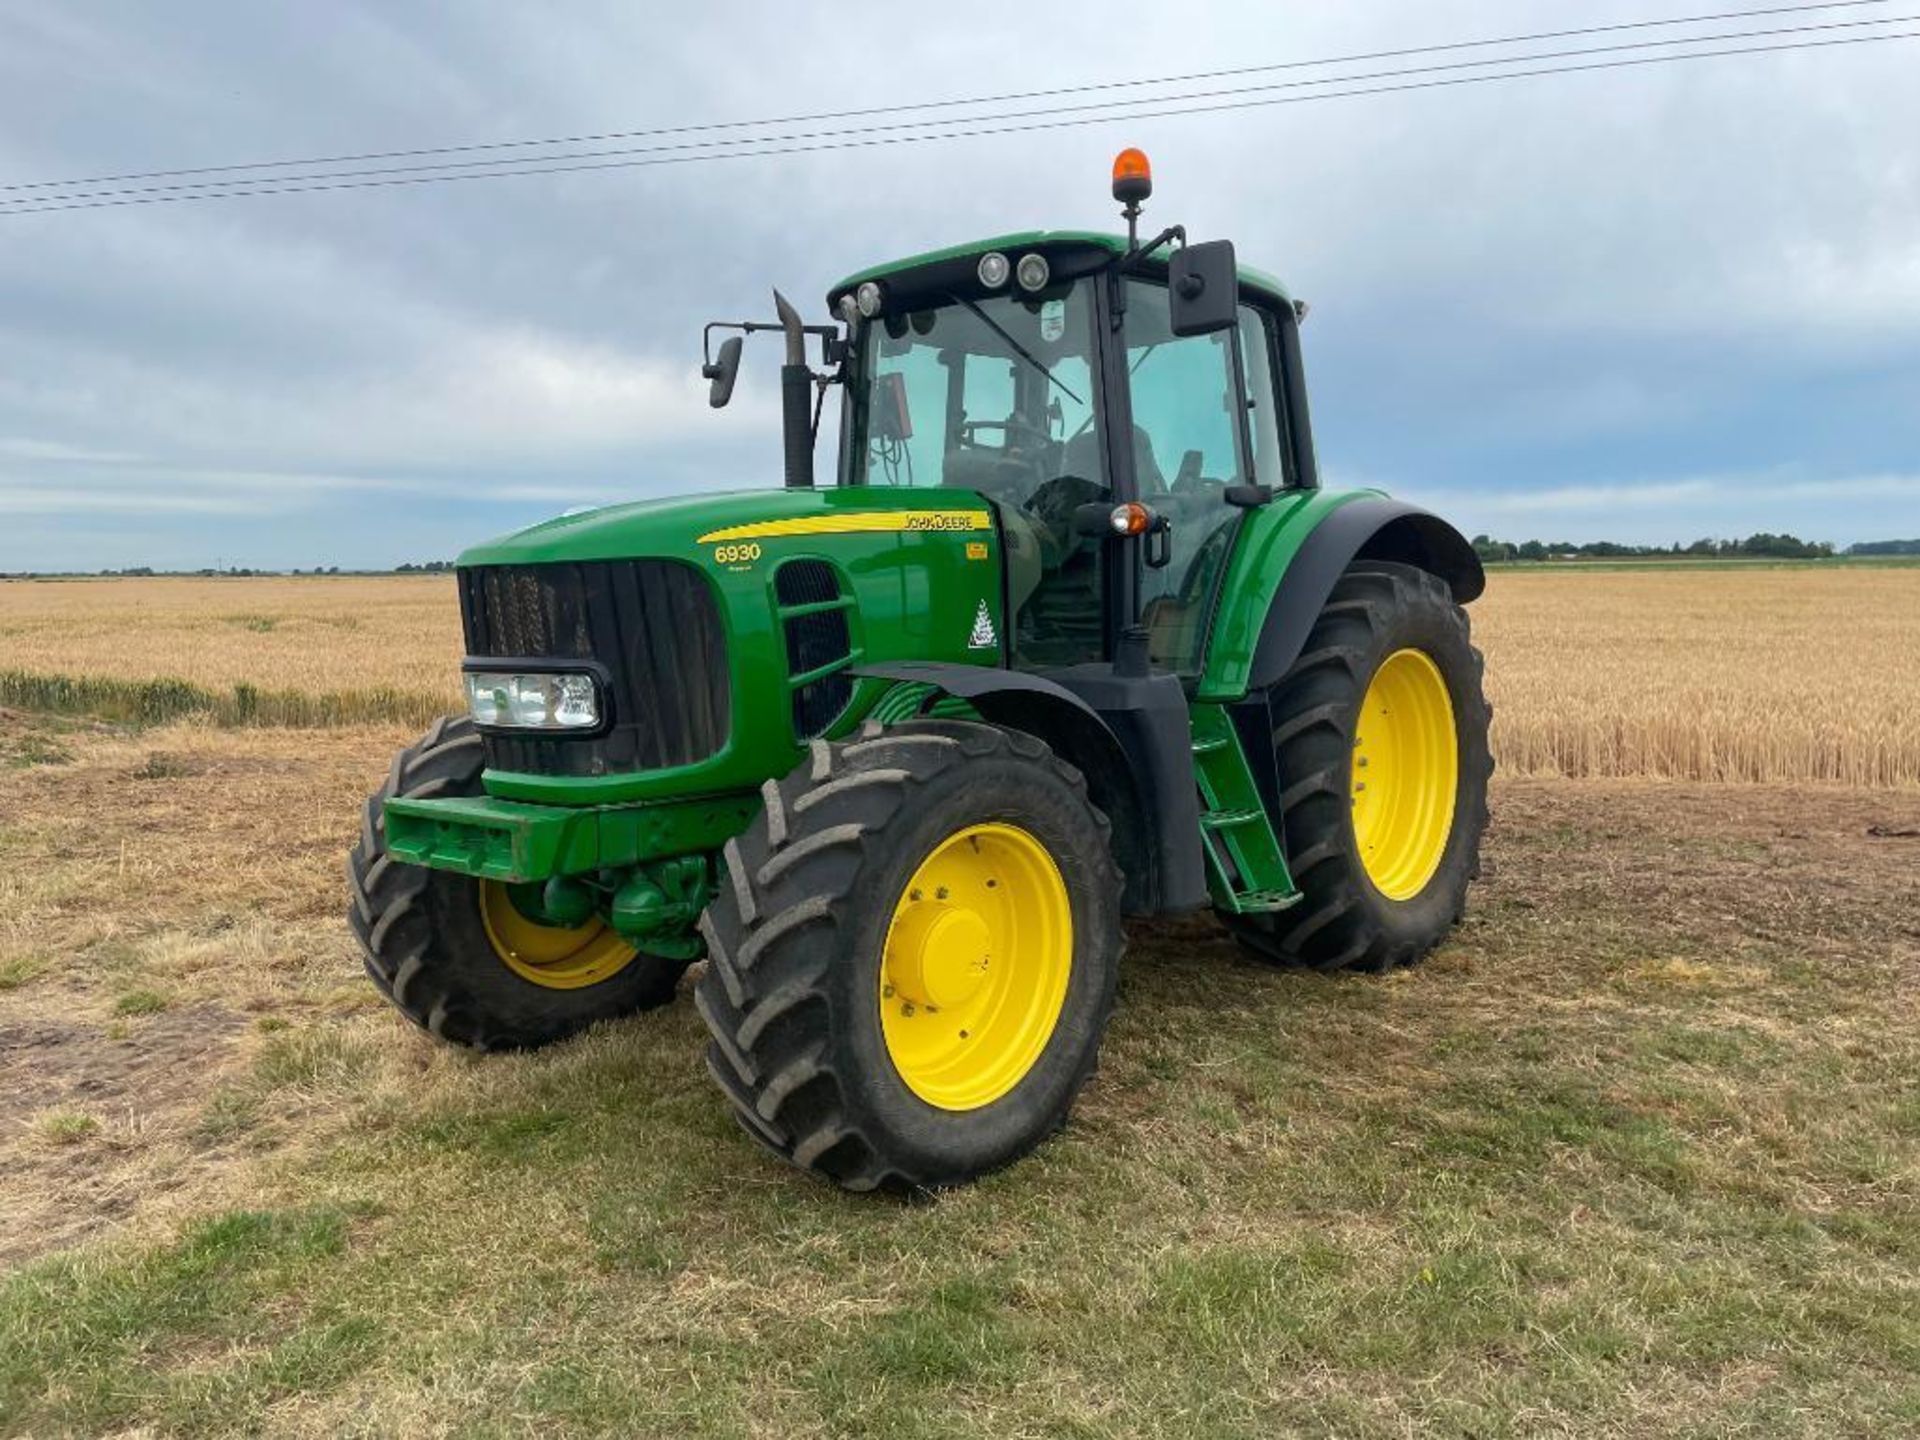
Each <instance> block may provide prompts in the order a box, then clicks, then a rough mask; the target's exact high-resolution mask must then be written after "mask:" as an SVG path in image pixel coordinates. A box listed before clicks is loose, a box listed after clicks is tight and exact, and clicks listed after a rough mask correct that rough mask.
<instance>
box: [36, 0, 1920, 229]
mask: <svg viewBox="0 0 1920 1440" xmlns="http://www.w3.org/2000/svg"><path fill="white" fill-rule="evenodd" d="M1914 18H1916V17H1913V16H1893V17H1888V18H1886V19H1880V20H1841V21H1826V22H1823V23H1819V24H1813V25H1790V26H1781V27H1776V28H1773V29H1765V30H1735V31H1723V32H1720V33H1718V34H1714V35H1706V36H1695V37H1692V38H1689V39H1677V40H1667V39H1662V40H1634V41H1626V42H1622V43H1619V44H1614V45H1593V46H1586V47H1583V48H1576V49H1571V50H1546V51H1534V52H1532V53H1530V54H1526V55H1514V56H1504V57H1499V58H1493V59H1485V60H1455V61H1449V62H1447V63H1444V64H1438V65H1415V66H1408V67H1405V68H1402V69H1398V70H1375V71H1363V72H1360V73H1358V74H1344V75H1333V76H1326V77H1323V78H1317V79H1307V80H1283V81H1268V82H1265V83H1263V84H1258V85H1243V86H1235V87H1229V88H1226V89H1219V90H1196V91H1188V92H1186V93H1184V94H1175V95H1162V96H1156V97H1148V98H1144V99H1137V100H1105V101H1094V102H1090V103H1087V104H1080V105H1053V106H1043V107H1040V108H1038V109H1033V110H1010V111H1003V112H1001V113H998V114H987V115H976V116H965V117H961V118H957V119H953V120H943V119H933V120H911V121H902V122H897V123H895V124H891V125H872V126H841V127H835V128H831V129H826V130H801V131H795V132H790V133H786V134H773V135H759V136H753V137H749V138H744V139H738V140H683V141H677V142H673V143H669V144H665V145H640V146H632V147H623V148H620V149H614V150H575V151H561V152H558V153H555V154H551V155H542V156H537V157H531V160H530V161H522V162H516V161H513V160H500V159H493V160H463V161H440V162H435V163H432V164H426V165H396V166H385V167H380V168H375V169H358V170H334V171H324V170H323V171H316V172H312V173H308V174H294V175H276V176H255V177H249V178H246V179H234V180H197V181H183V182H176V183H174V184H169V185H138V186H129V187H125V188H119V189H104V190H70V191H66V192H63V193H61V194H58V195H33V196H27V197H24V198H21V199H19V200H16V201H14V202H11V203H13V204H14V205H16V206H18V207H21V208H31V207H34V206H39V205H41V204H43V202H44V204H45V205H46V206H48V207H51V206H52V205H53V203H54V202H56V201H57V202H60V203H61V204H63V205H64V204H67V203H68V202H73V201H81V200H105V199H113V198H118V197H122V196H130V195H131V196H149V195H155V196H157V195H180V196H183V197H185V198H205V199H212V198H217V195H218V194H236V195H237V194H244V193H251V191H252V190H253V188H254V187H256V186H258V185H262V184H269V183H271V184H274V185H281V186H291V185H293V184H295V183H306V182H318V181H331V180H361V179H371V178H374V177H377V176H386V175H433V176H435V177H436V178H446V179H461V178H467V177H464V176H462V175H460V174H459V173H457V172H461V171H482V170H485V171H498V172H500V173H503V174H516V175H525V174H529V173H534V172H533V171H531V170H530V169H527V168H520V169H505V168H503V167H509V166H514V165H515V164H516V163H518V164H520V165H521V166H522V167H525V166H527V165H528V164H537V165H539V166H541V167H543V168H551V169H553V170H555V171H560V170H563V169H565V168H567V167H566V166H565V165H564V164H563V163H562V162H571V161H587V160H610V159H623V158H627V157H630V156H640V155H668V154H686V153H687V152H693V151H711V152H721V151H727V150H732V149H736V148H739V147H743V146H753V145H760V146H768V145H797V144H799V143H801V142H804V141H818V140H838V139H843V138H848V137H856V136H873V135H880V134H883V133H895V132H900V131H930V130H932V129H933V128H934V127H936V126H952V125H969V124H979V123H981V122H986V123H991V124H994V125H1006V124H1010V123H1011V122H1013V121H1016V120H1038V119H1043V118H1049V117H1053V116H1060V115H1074V114H1084V113H1087V112H1092V111H1114V110H1124V111H1126V112H1127V115H1126V116H1124V117H1116V118H1133V117H1134V116H1135V115H1137V114H1139V113H1140V110H1139V107H1141V106H1143V105H1156V104H1160V105H1164V104H1170V103H1174V102H1178V103H1180V104H1183V105H1184V104H1190V103H1192V102H1196V101H1202V100H1221V99H1228V98H1232V97H1236V96H1242V95H1255V94H1267V93H1270V92H1273V91H1282V90H1301V89H1318V88H1323V87H1326V86H1329V85H1353V84H1358V83H1360V82H1363V81H1375V80H1397V79H1403V78H1406V77H1409V76H1417V75H1434V74H1444V73H1447V72H1449V71H1455V70H1470V69H1476V68H1480V69H1484V68H1486V67H1488V66H1508V67H1511V66H1515V65H1521V64H1529V63H1537V62H1539V61H1543V60H1565V59H1573V58H1584V57H1587V56H1593V55H1608V54H1615V53H1620V52H1625V51H1633V50H1648V49H1666V48H1670V47H1672V46H1675V45H1688V44H1694V45H1698V44H1707V43H1713V44H1723V43H1724V42H1726V41H1730V40H1750V39H1760V38H1772V37H1778V36H1782V35H1801V34H1807V33H1811V32H1816V31H1832V30H1856V29H1861V28H1865V27H1873V28H1878V27H1881V26H1885V25H1894V24H1904V23H1907V22H1908V21H1910V20H1912V19H1914ZM930 138H937V137H930ZM690 158H702V157H698V156H692V157H690ZM316 188H317V187H316ZM187 192H209V193H205V194H201V195H197V196H193V195H188V193H187ZM283 193H284V192H283ZM8 204H9V202H8V201H6V200H4V199H0V214H6V213H9V211H8V210H7V208H6V207H7V205H8Z"/></svg>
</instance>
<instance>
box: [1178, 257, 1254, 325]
mask: <svg viewBox="0 0 1920 1440" xmlns="http://www.w3.org/2000/svg"><path fill="white" fill-rule="evenodd" d="M1167 297H1168V305H1169V309H1170V310H1171V312H1172V321H1173V333H1174V334H1176V335H1212V334H1214V333H1215V332H1216V331H1220V330H1231V329H1232V328H1233V327H1234V325H1235V324H1236V323H1237V322H1238V320H1239V306H1240V272H1239V269H1238V267H1236V266H1235V264H1234V260H1233V242H1232V241H1231V240H1209V241H1207V242H1206V243H1205V244H1202V245H1185V246H1182V247H1181V248H1180V249H1178V250H1176V251H1175V252H1174V254H1173V258H1172V259H1171V260H1169V261H1168V262H1167Z"/></svg>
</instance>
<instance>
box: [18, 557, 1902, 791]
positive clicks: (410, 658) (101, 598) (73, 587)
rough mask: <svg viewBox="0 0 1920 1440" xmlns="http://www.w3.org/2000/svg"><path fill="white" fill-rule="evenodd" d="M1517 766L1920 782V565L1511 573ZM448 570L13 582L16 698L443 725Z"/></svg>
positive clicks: (1498, 734)
mask: <svg viewBox="0 0 1920 1440" xmlns="http://www.w3.org/2000/svg"><path fill="white" fill-rule="evenodd" d="M1471 614H1472V617H1473V624H1474V633H1475V638H1476V640H1477V642H1478V643H1479V644H1480V646H1481V648H1482V649H1483V650H1484V651H1485V652H1486V657H1487V691H1488V695H1489V697H1490V698H1491V700H1492V701H1493V704H1494V709H1495V715H1494V731H1493V745H1494V753H1495V756H1496V758H1497V759H1498V761H1499V763H1500V765H1501V767H1502V768H1503V769H1504V770H1506V771H1507V772H1509V773H1518V774H1525V775H1560V776H1568V777H1574V778H1584V777H1600V776H1606V777H1615V776H1617V777H1660V778H1672V779H1693V780H1715V781H1784V782H1803V781H1815V782H1836V783H1841V784H1848V785H1861V786H1874V787H1899V788H1914V787H1920V569H1909V568H1884V569H1883V568H1849V567H1843V566H1834V567H1831V568H1819V567H1810V568H1797V569H1794V568H1781V569H1773V568H1764V569H1763V568H1751V569H1748V568H1735V567H1726V568H1722V569H1697V570H1674V571H1658V570H1600V569H1594V570H1580V569H1574V568H1571V567H1569V568H1567V569H1550V570H1519V571H1509V570H1499V571H1495V572H1494V573H1493V574H1492V575H1491V576H1490V579H1489V584H1488V590H1487V594H1486V595H1485V596H1484V597H1483V598H1482V599H1481V600H1480V601H1479V602H1477V603H1476V604H1475V605H1474V606H1473V607H1472V611H1471ZM459 654H460V627H459V618H458V615H457V612H456V606H455V599H454V591H453V585H452V582H451V581H450V580H448V579H447V578H445V577H441V576H432V577H400V576H396V577H378V578H361V577H311V578H263V579H158V578H156V579H126V580H71V581H32V582H29V581H13V582H8V583H5V584H0V704H14V705H19V706H22V707H24V708H33V709H54V710H67V711H78V712H86V713H99V714H105V715H107V716H108V717H109V718H116V719H131V720H164V719H172V718H177V717H179V716H182V715H190V714H195V713H201V714H204V715H205V716H206V717H207V718H209V719H211V720H213V721H215V722H219V723H282V724H316V723H318V724H340V723H353V722H357V721H377V722H404V723H409V724H421V723H425V721H426V720H427V719H429V718H431V717H432V716H433V715H435V714H437V713H439V712H440V711H442V710H446V709H450V708H454V707H456V706H457V705H458V703H459V701H458V694H457V690H456V685H455V681H456V677H457V665H458V660H459Z"/></svg>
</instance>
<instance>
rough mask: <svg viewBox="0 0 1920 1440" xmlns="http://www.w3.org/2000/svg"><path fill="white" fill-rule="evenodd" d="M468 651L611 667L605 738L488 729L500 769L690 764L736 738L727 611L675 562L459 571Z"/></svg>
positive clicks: (595, 770)
mask: <svg viewBox="0 0 1920 1440" xmlns="http://www.w3.org/2000/svg"><path fill="white" fill-rule="evenodd" d="M460 615H461V620H462V622H463V623H464V625H465V627H466V638H467V653H468V654H469V655H474V656H493V657H498V658H501V659H520V660H536V659H537V660H596V661H598V662H599V663H600V664H601V665H603V666H604V667H605V668H606V670H607V671H608V673H609V674H610V675H611V676H612V683H611V686H610V688H609V693H608V695H607V697H606V698H607V701H608V707H609V709H610V710H611V712H612V713H611V723H610V724H609V725H608V726H607V728H606V729H605V730H604V731H602V732H601V733H600V734H598V735H591V736H556V735H509V734H503V733H502V734H489V735H487V736H486V737H485V746H486V757H487V764H488V765H489V766H490V767H492V768H494V769H496V770H517V771H522V772H527V773H532V774H544V775H608V774H615V773H619V772H622V771H632V770H660V769H665V768H666V767H668V766H672V765H691V764H693V763H694V762H695V761H698V760H704V759H706V758H707V757H708V756H710V755H713V754H715V753H717V752H718V751H719V749H720V747H721V746H722V745H724V744H725V743H726V740H727V729H728V723H729V718H730V715H731V703H730V702H731V697H730V694H729V689H728V681H727V646H726V636H725V632H724V631H723V630H722V628H721V624H720V610H719V607H718V605H717V604H716V603H715V602H714V598H713V592H712V591H711V589H709V588H708V585H707V582H706V580H705V578H704V577H703V576H702V575H701V574H700V572H699V571H698V570H695V569H694V568H693V567H692V566H691V565H683V564H681V563H679V562H678V561H675V560H595V561H585V562H580V563H576V564H560V565H481V566H475V567H473V568H471V569H466V570H462V571H461V572H460Z"/></svg>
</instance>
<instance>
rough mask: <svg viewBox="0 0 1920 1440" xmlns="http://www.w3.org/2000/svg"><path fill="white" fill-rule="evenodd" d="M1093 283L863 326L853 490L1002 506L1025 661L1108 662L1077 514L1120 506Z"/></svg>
mask: <svg viewBox="0 0 1920 1440" xmlns="http://www.w3.org/2000/svg"><path fill="white" fill-rule="evenodd" d="M1096 341H1097V337H1096V332H1095V328H1094V316H1093V290H1092V281H1090V280H1087V279H1081V280H1075V281H1071V282H1068V283H1065V284H1061V285H1056V286H1053V287H1051V288H1049V289H1047V290H1044V291H1042V292H1040V293H1039V294H1037V295H1027V294H1003V295H993V296H988V297H985V298H982V299H978V300H974V299H966V298H961V297H957V296H956V297H949V298H947V299H946V300H944V301H943V302H941V303H939V304H937V305H932V306H929V307H928V308H926V309H923V310H916V311H910V312H907V313H905V314H897V315H888V316H886V317H884V318H883V319H880V320H877V321H874V322H872V323H870V324H868V325H866V326H865V327H863V332H862V338H861V341H860V354H859V361H858V365H857V367H856V369H855V371H854V377H853V383H852V384H850V385H849V386H848V390H847V415H846V424H845V428H844V433H845V436H846V439H845V442H844V446H843V450H842V456H843V458H842V464H841V483H842V484H845V485H890V486H902V485H910V486H923V487H934V486H944V487H949V488H955V489H963V490H974V491H978V492H979V493H980V494H982V495H985V496H986V497H987V498H988V499H989V500H991V501H993V502H994V504H995V507H996V508H997V509H998V511H999V514H1000V522H1001V530H1002V533H1003V535H1004V536H1005V539H1006V545H1007V562H1008V575H1009V579H1010V583H1011V586H1012V592H1013V594H1012V598H1013V602H1014V613H1015V633H1014V636H1013V641H1014V650H1015V654H1016V656H1017V657H1018V658H1019V659H1020V660H1022V661H1024V662H1025V663H1029V664H1070V663H1073V662H1074V661H1078V660H1084V659H1088V658H1092V657H1094V656H1097V655H1098V654H1099V653H1100V643H1101V633H1100V576H1099V566H1100V553H1099V551H1100V547H1099V545H1098V544H1097V543H1095V542H1089V541H1088V540H1087V539H1086V537H1083V536H1079V535H1076V534H1075V533H1074V529H1073V524H1072V519H1073V512H1074V510H1075V509H1076V508H1077V507H1079V506H1080V505H1083V504H1086V503H1088V502H1090V501H1096V500H1108V499H1110V498H1111V495H1110V492H1109V491H1108V490H1107V488H1106V486H1105V476H1106V474H1107V467H1106V465H1105V464H1104V463H1103V462H1102V458H1101V449H1100V446H1101V434H1100V425H1099V412H1098V409H1097V407H1096V403H1095V390H1096V386H1095V376H1096V373H1097V371H1096V366H1095V358H1094V357H1095V355H1096V353H1097V351H1096V348H1095V347H1096Z"/></svg>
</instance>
